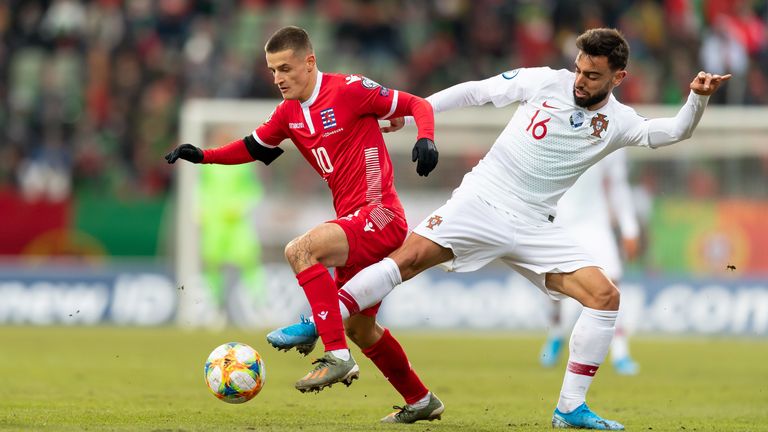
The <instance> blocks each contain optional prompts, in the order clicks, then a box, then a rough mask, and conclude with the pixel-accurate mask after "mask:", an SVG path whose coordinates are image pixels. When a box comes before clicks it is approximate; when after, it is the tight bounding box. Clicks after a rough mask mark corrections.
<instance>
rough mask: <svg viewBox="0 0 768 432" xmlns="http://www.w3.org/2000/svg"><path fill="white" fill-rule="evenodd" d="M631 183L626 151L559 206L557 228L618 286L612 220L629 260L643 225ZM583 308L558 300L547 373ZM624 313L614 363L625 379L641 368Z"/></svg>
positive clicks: (598, 167) (544, 358)
mask: <svg viewBox="0 0 768 432" xmlns="http://www.w3.org/2000/svg"><path fill="white" fill-rule="evenodd" d="M631 193H632V191H631V189H630V186H629V181H628V179H627V155H626V149H619V150H617V151H615V152H613V153H611V154H610V155H608V156H606V157H605V159H602V160H601V161H600V162H598V163H596V164H595V165H593V166H592V167H591V168H589V169H588V170H587V171H586V172H585V173H584V174H582V175H581V177H579V179H578V180H577V181H576V183H574V185H573V186H572V187H571V188H570V189H568V192H566V193H565V194H564V195H563V197H562V198H561V199H560V201H559V202H558V204H557V219H555V225H559V226H562V227H563V228H565V229H566V230H567V231H568V234H569V235H570V236H571V238H572V239H573V240H575V241H576V243H578V244H579V245H580V246H581V247H582V248H584V250H585V251H586V252H587V253H588V254H589V255H590V256H591V257H592V258H593V259H594V262H595V263H596V264H598V265H599V266H600V267H601V268H602V269H603V271H604V272H605V274H606V276H608V278H609V279H611V281H613V283H614V284H616V285H617V286H618V283H619V281H620V280H621V276H622V273H623V272H622V257H621V253H620V252H619V247H618V245H617V242H616V239H615V236H614V233H613V228H612V223H611V219H612V216H613V218H614V219H615V220H616V222H617V225H618V228H619V232H620V235H621V245H622V247H623V249H624V257H625V258H626V259H633V258H635V256H636V255H637V250H638V235H639V231H640V229H639V225H638V222H637V217H636V215H635V206H634V205H633V203H632V196H631ZM572 306H577V307H578V304H577V303H576V302H575V301H573V300H571V299H563V300H552V309H551V311H550V313H549V314H548V319H549V333H548V335H547V340H546V342H545V343H544V346H543V347H542V349H541V355H540V361H541V364H542V366H544V367H553V366H555V365H556V364H557V361H558V359H559V357H560V354H561V353H562V348H563V339H564V336H565V334H566V331H568V330H570V328H571V325H572V324H573V321H571V320H570V319H569V318H570V317H571V316H572V314H568V313H567V312H568V311H572V310H573V309H574V308H572ZM621 316H622V313H621V312H619V318H618V320H617V321H616V333H615V334H614V336H613V341H612V342H611V350H610V352H611V360H612V363H613V367H614V370H615V371H616V372H617V373H619V374H621V375H634V374H636V373H637V372H638V365H637V363H636V362H635V361H634V360H632V357H631V356H630V353H629V341H628V336H627V331H626V328H625V326H623V325H622V324H621V323H622V319H621Z"/></svg>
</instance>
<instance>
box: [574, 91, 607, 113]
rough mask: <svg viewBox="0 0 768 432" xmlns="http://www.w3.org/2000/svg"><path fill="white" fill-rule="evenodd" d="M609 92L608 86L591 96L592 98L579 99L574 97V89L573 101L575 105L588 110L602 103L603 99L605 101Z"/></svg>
mask: <svg viewBox="0 0 768 432" xmlns="http://www.w3.org/2000/svg"><path fill="white" fill-rule="evenodd" d="M582 91H583V90H582ZM610 91H611V90H610V86H606V87H605V88H604V89H602V90H600V91H599V92H597V93H595V94H593V95H592V96H588V97H583V98H580V97H577V96H576V88H574V89H573V101H574V102H576V105H578V106H580V107H582V108H589V107H591V106H593V105H597V104H598V103H600V102H602V101H603V99H605V98H606V97H607V96H608V93H610Z"/></svg>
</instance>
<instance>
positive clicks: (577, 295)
mask: <svg viewBox="0 0 768 432" xmlns="http://www.w3.org/2000/svg"><path fill="white" fill-rule="evenodd" d="M546 287H547V288H548V289H549V290H551V291H556V292H560V293H562V294H565V295H567V296H569V297H572V298H574V299H576V300H577V301H579V303H581V304H582V305H583V306H584V309H583V310H582V312H581V315H580V316H579V319H578V320H577V321H576V324H575V325H574V327H573V333H572V334H571V340H570V343H569V358H568V367H567V369H566V372H565V377H564V379H563V387H562V389H561V391H560V399H559V400H558V403H557V408H556V409H555V413H554V416H553V418H552V425H553V426H554V427H586V428H592V429H601V430H621V429H624V426H622V425H621V424H620V423H618V422H615V421H612V420H605V419H603V418H601V417H599V416H598V415H596V414H595V413H593V412H592V411H591V410H590V409H589V408H588V407H587V405H586V402H585V400H586V394H587V391H588V390H589V386H590V385H591V384H592V380H593V379H594V376H595V373H596V372H597V370H598V368H599V367H600V365H601V364H602V362H603V361H604V360H605V357H606V355H607V354H608V348H609V347H610V344H611V339H612V338H613V334H614V331H615V324H616V316H617V315H618V309H619V291H618V289H617V288H616V286H615V285H614V284H613V282H611V281H610V279H608V277H606V276H605V274H604V273H603V271H602V270H601V269H600V268H598V267H583V268H581V269H579V270H576V271H574V272H572V273H548V274H547V275H546Z"/></svg>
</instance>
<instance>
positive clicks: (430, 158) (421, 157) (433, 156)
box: [411, 138, 438, 177]
mask: <svg viewBox="0 0 768 432" xmlns="http://www.w3.org/2000/svg"><path fill="white" fill-rule="evenodd" d="M437 154H438V153H437V147H435V143H434V142H433V141H432V140H431V139H429V138H419V140H418V141H416V145H414V146H413V151H412V152H411V160H412V161H413V162H416V161H418V162H416V172H417V173H419V175H420V176H422V177H426V176H428V175H429V173H431V172H432V170H433V169H435V167H436V166H437Z"/></svg>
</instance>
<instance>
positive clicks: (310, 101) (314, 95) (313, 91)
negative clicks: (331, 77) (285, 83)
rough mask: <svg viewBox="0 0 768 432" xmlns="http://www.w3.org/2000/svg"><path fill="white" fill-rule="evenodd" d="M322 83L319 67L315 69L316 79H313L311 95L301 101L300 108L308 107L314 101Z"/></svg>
mask: <svg viewBox="0 0 768 432" xmlns="http://www.w3.org/2000/svg"><path fill="white" fill-rule="evenodd" d="M322 83H323V73H322V72H320V69H318V70H317V81H315V88H314V90H312V96H310V97H309V99H307V101H306V102H302V103H301V107H302V108H309V107H310V106H312V104H313V103H315V100H316V99H317V95H319V94H320V85H321V84H322Z"/></svg>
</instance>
